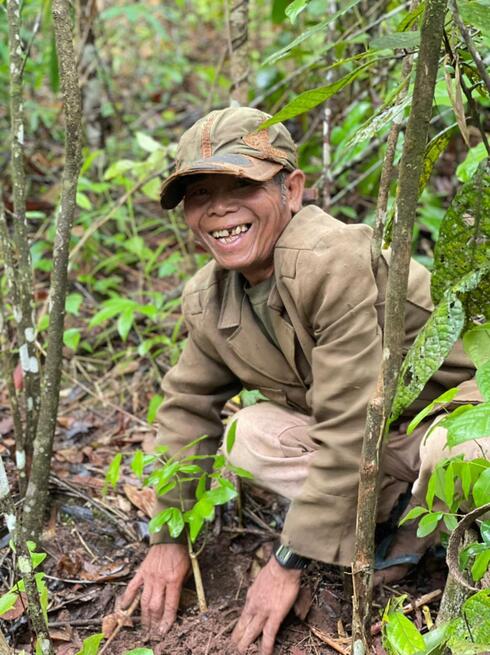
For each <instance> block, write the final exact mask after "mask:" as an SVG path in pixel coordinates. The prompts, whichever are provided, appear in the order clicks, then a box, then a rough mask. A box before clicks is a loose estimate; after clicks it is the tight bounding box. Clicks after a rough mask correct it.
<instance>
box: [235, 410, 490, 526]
mask: <svg viewBox="0 0 490 655" xmlns="http://www.w3.org/2000/svg"><path fill="white" fill-rule="evenodd" d="M440 418H441V417H438V418H437V419H436V421H434V423H435V422H437V421H439V420H440ZM234 419H237V421H238V422H237V430H236V439H235V443H234V446H233V448H232V450H231V452H230V453H227V452H225V455H226V456H227V458H228V460H229V461H230V462H231V463H232V464H234V465H235V466H240V467H242V468H244V469H246V470H247V471H250V472H251V473H252V474H253V476H254V480H253V482H254V484H257V485H258V486H261V487H264V488H266V489H269V490H270V491H273V492H275V493H278V494H280V495H281V496H285V497H286V498H289V499H293V498H295V497H296V496H297V495H298V494H299V492H300V490H301V487H302V486H303V483H304V481H305V478H306V475H307V472H308V466H309V463H310V460H311V458H312V457H314V455H315V451H316V450H317V449H318V444H317V443H315V442H314V441H313V440H312V439H310V437H309V436H308V428H309V426H310V425H311V423H312V421H313V419H312V418H311V417H309V416H306V415H305V414H301V413H299V412H295V411H293V410H291V409H287V408H285V407H281V406H279V405H275V404H273V403H270V402H264V403H258V404H257V405H253V406H251V407H245V408H244V409H241V410H239V411H238V412H237V413H236V414H235V416H234ZM428 427H429V424H428V423H427V422H426V423H425V425H421V426H419V427H418V428H417V429H416V430H415V431H414V432H413V433H412V435H411V436H407V435H406V434H405V432H402V433H399V434H397V433H392V434H391V435H390V439H389V441H388V443H387V444H386V447H385V450H384V456H383V460H382V465H381V468H382V478H381V487H380V493H379V497H378V513H377V521H378V522H383V521H386V520H387V519H388V518H389V515H390V512H391V511H392V509H393V508H394V506H395V505H396V504H397V501H398V499H399V497H400V495H401V494H403V493H405V492H406V491H407V489H408V488H409V486H410V485H411V484H413V488H412V496H414V499H415V501H416V503H420V504H424V501H425V493H426V490H427V484H428V481H429V477H430V475H431V473H432V470H433V469H434V466H435V465H436V464H437V463H438V462H439V461H441V460H443V459H446V458H448V457H451V456H453V455H458V454H461V453H463V454H464V455H465V459H474V458H476V457H487V458H490V437H485V438H483V439H479V440H478V442H476V441H469V442H466V443H464V444H461V445H459V446H456V447H455V448H453V449H448V448H445V447H444V446H445V443H446V430H445V429H444V428H437V427H436V428H434V430H433V431H432V433H431V434H430V437H429V438H428V439H427V440H426V441H425V443H424V435H425V434H426V432H427V429H428ZM225 443H226V439H225Z"/></svg>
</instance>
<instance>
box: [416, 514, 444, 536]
mask: <svg viewBox="0 0 490 655" xmlns="http://www.w3.org/2000/svg"><path fill="white" fill-rule="evenodd" d="M441 519H442V512H430V513H429V514H426V515H425V516H423V517H422V518H421V519H420V522H419V527H418V528H417V537H426V536H427V535H428V534H431V533H432V532H434V530H435V529H436V528H437V524H438V523H439V521H440V520H441Z"/></svg>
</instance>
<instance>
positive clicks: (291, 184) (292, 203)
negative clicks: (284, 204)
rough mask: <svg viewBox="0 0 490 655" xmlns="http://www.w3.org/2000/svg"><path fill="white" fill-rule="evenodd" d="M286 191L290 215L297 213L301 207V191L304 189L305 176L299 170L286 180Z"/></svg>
mask: <svg viewBox="0 0 490 655" xmlns="http://www.w3.org/2000/svg"><path fill="white" fill-rule="evenodd" d="M286 186H287V190H288V204H289V209H290V210H291V213H292V214H296V212H299V210H300V209H301V207H302V206H303V190H304V188H305V174H304V173H303V171H301V170H300V169H299V168H297V169H296V170H294V171H293V172H292V173H289V175H288V176H287V178H286Z"/></svg>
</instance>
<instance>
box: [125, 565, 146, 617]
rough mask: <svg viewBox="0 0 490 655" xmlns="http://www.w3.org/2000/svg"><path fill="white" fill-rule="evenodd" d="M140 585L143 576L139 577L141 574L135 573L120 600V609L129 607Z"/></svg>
mask: <svg viewBox="0 0 490 655" xmlns="http://www.w3.org/2000/svg"><path fill="white" fill-rule="evenodd" d="M142 584H143V576H142V575H141V573H137V574H136V575H135V576H134V578H133V579H132V580H131V582H130V583H129V584H128V586H127V587H126V591H125V592H124V594H123V596H122V598H121V600H120V607H121V609H123V610H125V609H126V608H128V607H129V606H130V605H131V603H132V602H133V600H134V599H135V597H136V594H137V593H138V590H139V588H140V587H141V586H142Z"/></svg>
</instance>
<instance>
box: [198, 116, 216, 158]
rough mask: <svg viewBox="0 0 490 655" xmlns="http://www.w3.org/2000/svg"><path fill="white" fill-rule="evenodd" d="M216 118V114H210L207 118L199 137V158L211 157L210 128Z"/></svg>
mask: <svg viewBox="0 0 490 655" xmlns="http://www.w3.org/2000/svg"><path fill="white" fill-rule="evenodd" d="M215 118H216V112H214V111H213V112H211V113H210V114H209V116H208V117H207V119H206V121H205V123H204V125H203V127H202V135H201V156H202V157H204V158H207V157H211V155H212V154H213V147H212V145H211V127H212V125H213V123H214V119H215Z"/></svg>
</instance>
